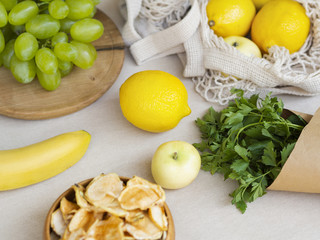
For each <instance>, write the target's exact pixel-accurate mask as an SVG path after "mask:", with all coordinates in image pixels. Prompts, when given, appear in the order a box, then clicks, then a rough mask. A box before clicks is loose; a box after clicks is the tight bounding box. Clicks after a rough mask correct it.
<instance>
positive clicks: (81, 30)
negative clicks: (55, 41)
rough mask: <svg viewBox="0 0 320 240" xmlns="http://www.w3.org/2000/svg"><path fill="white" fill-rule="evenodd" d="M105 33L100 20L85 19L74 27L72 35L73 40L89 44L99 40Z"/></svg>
mask: <svg viewBox="0 0 320 240" xmlns="http://www.w3.org/2000/svg"><path fill="white" fill-rule="evenodd" d="M103 31H104V28H103V25H102V23H101V22H100V21H99V20H97V19H92V18H85V19H82V20H80V21H78V22H76V23H75V24H73V25H72V27H71V29H70V34H71V37H72V39H74V40H76V41H79V42H86V43H88V42H92V41H95V40H97V39H99V38H100V37H101V36H102V34H103Z"/></svg>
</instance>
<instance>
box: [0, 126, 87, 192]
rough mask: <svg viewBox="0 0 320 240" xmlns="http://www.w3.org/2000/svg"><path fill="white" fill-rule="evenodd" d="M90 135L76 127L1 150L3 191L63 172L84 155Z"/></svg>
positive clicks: (1, 186)
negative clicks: (37, 141) (59, 133)
mask: <svg viewBox="0 0 320 240" xmlns="http://www.w3.org/2000/svg"><path fill="white" fill-rule="evenodd" d="M90 139H91V136H90V134H89V133H87V132H86V131H75V132H69V133H64V134H61V135H58V136H55V137H53V138H50V139H47V140H45V141H42V142H39V143H35V144H32V145H29V146H26V147H22V148H17V149H11V150H2V151H0V191H3V190H9V189H15V188H20V187H24V186H28V185H31V184H34V183H37V182H40V181H43V180H45V179H48V178H50V177H53V176H55V175H57V174H59V173H61V172H62V171H64V170H66V169H67V168H69V167H71V166H72V165H73V164H75V163H76V162H78V161H79V160H80V159H81V158H82V156H83V155H84V154H85V152H86V150H87V148H88V145H89V143H90Z"/></svg>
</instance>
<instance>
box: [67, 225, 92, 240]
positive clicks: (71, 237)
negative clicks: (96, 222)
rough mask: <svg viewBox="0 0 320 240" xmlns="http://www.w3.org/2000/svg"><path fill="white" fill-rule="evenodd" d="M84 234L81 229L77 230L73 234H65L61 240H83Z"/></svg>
mask: <svg viewBox="0 0 320 240" xmlns="http://www.w3.org/2000/svg"><path fill="white" fill-rule="evenodd" d="M85 237H86V233H85V231H84V230H83V229H82V228H79V229H77V230H75V231H73V232H66V233H65V234H64V236H63V238H62V240H84V239H85Z"/></svg>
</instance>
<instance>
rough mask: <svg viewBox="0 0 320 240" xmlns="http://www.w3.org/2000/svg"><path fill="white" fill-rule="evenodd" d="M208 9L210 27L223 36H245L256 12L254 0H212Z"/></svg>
mask: <svg viewBox="0 0 320 240" xmlns="http://www.w3.org/2000/svg"><path fill="white" fill-rule="evenodd" d="M206 11H207V17H208V24H209V26H210V28H211V29H212V30H213V31H214V32H215V34H216V35H218V36H221V37H228V36H232V35H236V36H245V35H246V34H247V33H248V32H249V30H250V27H251V23H252V20H253V18H254V16H255V14H256V8H255V6H254V4H253V2H252V0H210V1H209V2H208V4H207V6H206Z"/></svg>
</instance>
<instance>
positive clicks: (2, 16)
mask: <svg viewBox="0 0 320 240" xmlns="http://www.w3.org/2000/svg"><path fill="white" fill-rule="evenodd" d="M7 22H8V14H7V10H6V8H5V7H4V6H3V4H2V2H0V27H4V26H5V25H7Z"/></svg>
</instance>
